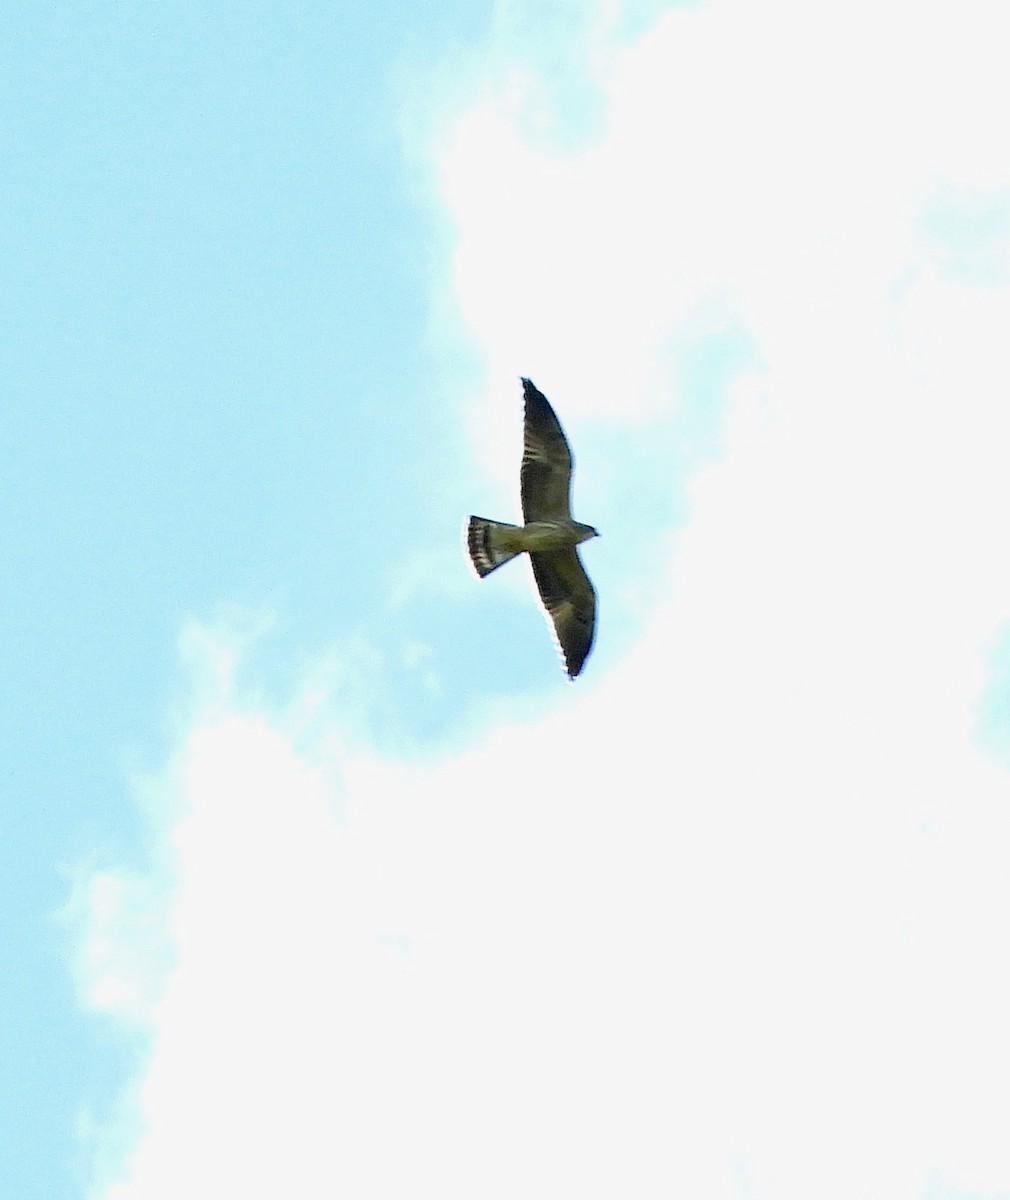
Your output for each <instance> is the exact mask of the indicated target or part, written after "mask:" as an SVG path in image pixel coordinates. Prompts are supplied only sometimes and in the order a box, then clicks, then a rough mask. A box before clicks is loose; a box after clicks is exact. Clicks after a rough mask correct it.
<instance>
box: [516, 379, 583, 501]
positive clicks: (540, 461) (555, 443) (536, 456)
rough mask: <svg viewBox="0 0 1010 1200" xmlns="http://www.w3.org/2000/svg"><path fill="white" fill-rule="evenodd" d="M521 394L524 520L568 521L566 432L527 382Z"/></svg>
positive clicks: (569, 475)
mask: <svg viewBox="0 0 1010 1200" xmlns="http://www.w3.org/2000/svg"><path fill="white" fill-rule="evenodd" d="M523 392H524V394H525V399H526V404H525V416H524V419H523V465H522V469H521V470H520V473H519V480H520V491H521V493H522V503H523V519H524V520H525V521H527V522H529V521H563V520H571V515H572V513H571V508H570V506H569V499H568V491H569V485H570V484H571V479H572V452H571V450H570V449H569V448H568V442H567V440H566V439H565V432H564V430H563V429H562V428H561V423H560V422H559V421H558V418H557V417H556V416H555V415H554V409H553V408H551V406H550V404H548V402H547V397H546V396H545V395H544V394H543V392H540V391H537V389H536V387H535V386H534V384H532V383H531V382H530V380H528V379H524V380H523Z"/></svg>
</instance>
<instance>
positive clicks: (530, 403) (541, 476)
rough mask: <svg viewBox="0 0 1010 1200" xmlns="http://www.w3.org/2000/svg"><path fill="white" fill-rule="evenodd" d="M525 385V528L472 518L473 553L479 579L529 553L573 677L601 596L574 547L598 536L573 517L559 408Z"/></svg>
mask: <svg viewBox="0 0 1010 1200" xmlns="http://www.w3.org/2000/svg"><path fill="white" fill-rule="evenodd" d="M522 384H523V394H524V399H525V415H524V418H523V461H522V467H521V468H520V472H519V483H520V493H521V496H522V509H523V521H524V522H525V524H523V525H509V524H507V523H506V522H504V521H489V520H488V519H487V518H486V517H471V518H470V520H469V523H468V525H467V535H466V544H467V550H468V551H469V554H470V561H471V562H472V563H473V566H474V569H475V570H476V572H477V574H478V575H479V576H480V578H481V579H483V578H484V576H485V575H490V573H491V572H492V571H495V570H497V569H498V568H499V567H500V566H502V564H503V563H507V562H508V561H509V560H510V559H513V558H515V557H516V555H517V554H523V553H527V554H529V556H530V562H531V564H532V566H533V578H534V579H535V580H536V585H537V591H538V592H539V593H540V599H541V601H542V602H543V606H544V610H545V611H546V613H547V617H548V620H549V621H550V623H551V626H552V627H553V632H554V637H555V640H556V642H557V645H558V649H559V651H560V652H561V656H562V658H563V659H564V664H565V670H566V671H567V673H568V678H569V679H574V678H575V676H576V675H578V673H579V672H580V671H581V670H582V667H583V664H584V663H585V661H586V657H587V655H588V654H589V651H590V649H591V648H592V645H593V635H594V633H595V631H596V593H595V592H594V591H593V585H592V584H591V583H590V582H589V576H588V575H587V574H586V570H585V568H584V567H583V565H582V560H581V559H580V558H579V552H578V550H577V549H576V546H578V545H579V544H580V543H581V542H586V541H588V540H589V539H590V538H594V537H599V534H598V533H597V532H596V530H595V529H594V528H593V527H592V525H583V524H582V523H581V522H580V521H576V520H573V518H572V509H571V502H570V499H569V490H570V486H571V480H572V452H571V450H570V449H569V447H568V441H567V439H566V438H565V433H564V430H563V429H562V428H561V423H560V422H559V421H558V418H557V417H556V416H555V415H554V409H553V408H551V406H550V404H549V403H548V402H547V397H546V396H544V395H543V393H542V392H539V391H538V390H537V388H536V387H535V386H534V385H533V384H532V383H531V382H530V380H528V379H524V380H523V381H522Z"/></svg>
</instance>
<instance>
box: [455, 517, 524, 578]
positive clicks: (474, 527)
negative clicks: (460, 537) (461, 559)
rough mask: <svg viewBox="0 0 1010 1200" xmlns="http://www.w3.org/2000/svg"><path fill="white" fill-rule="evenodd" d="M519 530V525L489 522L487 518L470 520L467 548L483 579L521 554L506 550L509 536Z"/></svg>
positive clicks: (516, 551) (467, 531) (467, 532)
mask: <svg viewBox="0 0 1010 1200" xmlns="http://www.w3.org/2000/svg"><path fill="white" fill-rule="evenodd" d="M518 528H519V526H518V525H509V524H507V523H506V522H505V521H489V520H488V519H487V517H471V518H470V521H469V524H468V525H467V527H466V548H467V550H468V551H469V552H470V561H471V562H472V563H473V568H474V570H475V571H476V572H477V574H478V575H479V576H480V577H481V579H483V578H484V576H485V575H490V574H491V572H492V571H493V570H495V568H496V567H500V566H501V565H502V563H507V562H508V561H509V559H510V558H515V556H516V555H517V554H519V553H520V552H519V551H518V550H510V549H507V548H506V547H507V544H508V540H509V539H508V537H507V535H508V534H509V533H510V532H512V531H513V530H516V529H518Z"/></svg>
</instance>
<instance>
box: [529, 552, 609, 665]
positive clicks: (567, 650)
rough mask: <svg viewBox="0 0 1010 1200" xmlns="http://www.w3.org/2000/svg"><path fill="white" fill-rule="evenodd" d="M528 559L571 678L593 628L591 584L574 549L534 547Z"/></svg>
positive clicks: (582, 659)
mask: <svg viewBox="0 0 1010 1200" xmlns="http://www.w3.org/2000/svg"><path fill="white" fill-rule="evenodd" d="M530 562H532V564H533V577H534V578H535V579H536V581H537V590H538V591H539V592H540V599H541V600H542V601H543V604H544V608H545V609H546V610H547V615H548V617H549V618H550V621H551V624H552V625H553V626H554V635H555V639H556V641H557V643H558V648H559V649H560V651H561V655H562V657H563V658H564V660H565V669H566V670H567V672H568V678H569V679H574V678H575V676H576V675H578V673H579V672H580V671H581V670H582V664H583V663H584V662H585V661H586V655H587V654H588V653H589V651H590V649H591V648H592V645H593V634H594V633H595V631H596V593H595V592H594V591H593V585H592V584H591V583H590V582H589V576H588V575H587V574H586V570H585V567H583V565H582V560H581V559H580V558H579V555H578V551H577V550H575V549H572V550H535V551H533V553H532V554H530Z"/></svg>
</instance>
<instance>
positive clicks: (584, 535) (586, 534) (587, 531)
mask: <svg viewBox="0 0 1010 1200" xmlns="http://www.w3.org/2000/svg"><path fill="white" fill-rule="evenodd" d="M599 536H600V534H599V531H598V530H596V529H594V528H593V527H592V525H580V526H579V541H580V542H588V541H589V539H590V538H594V537H599Z"/></svg>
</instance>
